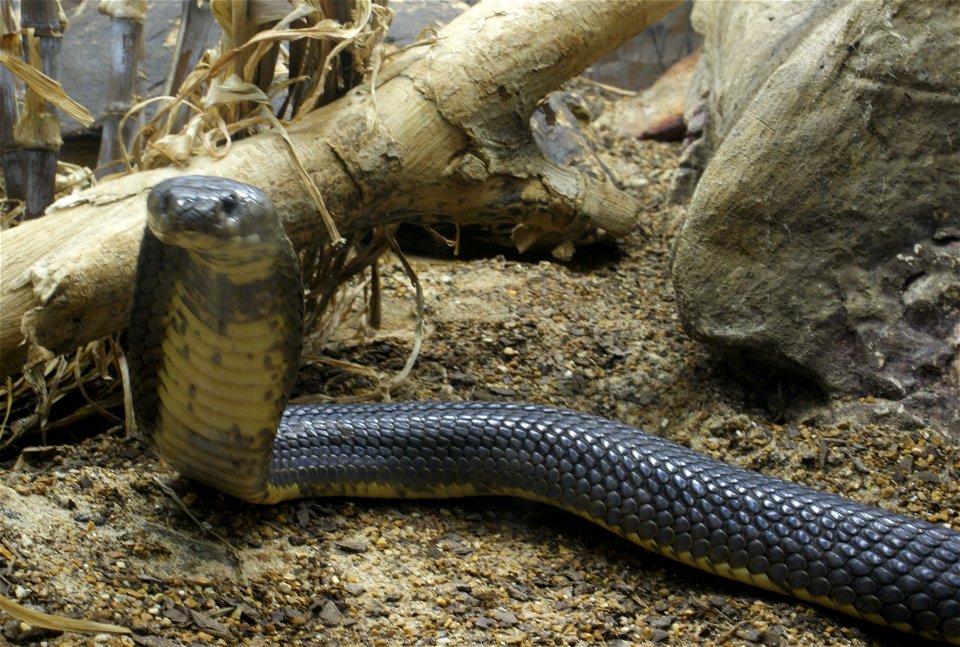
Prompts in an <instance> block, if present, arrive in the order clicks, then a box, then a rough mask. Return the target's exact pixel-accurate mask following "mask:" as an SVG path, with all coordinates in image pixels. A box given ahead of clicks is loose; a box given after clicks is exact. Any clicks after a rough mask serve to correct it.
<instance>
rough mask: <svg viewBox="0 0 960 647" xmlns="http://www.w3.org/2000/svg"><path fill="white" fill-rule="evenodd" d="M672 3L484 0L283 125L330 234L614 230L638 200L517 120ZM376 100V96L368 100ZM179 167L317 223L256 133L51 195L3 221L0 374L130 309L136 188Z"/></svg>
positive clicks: (113, 323)
mask: <svg viewBox="0 0 960 647" xmlns="http://www.w3.org/2000/svg"><path fill="white" fill-rule="evenodd" d="M677 4H678V1H675V0H669V1H661V2H656V1H650V0H647V1H643V2H639V1H638V2H602V1H598V2H566V1H557V2H553V1H548V0H542V1H539V2H527V3H519V2H516V1H515V0H500V1H491V0H487V1H485V2H482V3H480V4H478V5H476V6H475V7H473V8H472V9H470V10H468V11H467V12H465V13H464V14H462V15H461V16H460V17H459V18H457V19H456V20H455V21H453V22H451V23H450V25H448V26H447V27H446V28H445V29H444V30H443V31H442V32H441V35H440V38H439V40H438V41H437V42H436V43H434V44H431V45H427V46H421V47H414V48H412V49H410V50H408V51H407V52H405V53H404V54H402V55H400V56H398V57H397V58H396V59H395V60H394V61H392V62H391V63H390V64H389V65H388V66H387V67H386V68H385V69H384V70H382V72H381V74H380V75H379V79H378V87H377V89H376V93H375V97H376V101H375V102H373V101H371V97H369V96H368V95H369V87H368V86H361V87H360V88H358V89H357V90H355V91H354V92H352V93H350V94H349V95H347V96H346V97H344V98H343V99H341V100H339V101H337V102H335V103H332V104H329V105H327V106H324V107H323V108H320V109H318V110H316V111H314V112H312V113H310V114H309V115H308V116H307V117H305V118H304V119H303V120H301V121H300V122H298V123H297V124H295V125H293V126H291V127H290V128H289V133H290V137H291V139H292V142H293V145H294V146H295V148H296V150H297V152H298V154H299V155H300V157H301V159H302V160H303V162H304V164H305V166H306V168H307V171H308V172H309V173H310V174H311V176H312V177H313V179H314V181H315V182H316V183H317V185H318V187H319V189H320V191H321V193H322V194H323V196H324V199H325V201H326V204H327V207H328V208H329V210H330V211H331V212H332V213H333V214H334V216H335V218H336V222H337V226H338V227H339V228H340V230H341V232H344V233H345V232H351V231H357V230H362V229H365V228H369V227H371V226H373V225H375V224H381V223H384V222H395V221H401V220H405V221H411V220H416V221H433V222H436V221H444V222H460V223H502V222H512V223H517V224H522V225H523V227H524V231H525V236H527V237H529V235H530V232H531V231H539V232H541V233H542V235H543V236H545V237H547V238H550V237H551V236H556V237H559V238H561V239H562V238H576V235H577V233H578V231H582V230H585V229H587V228H592V227H601V228H603V229H606V230H608V231H610V232H611V233H614V234H623V233H625V232H626V231H628V230H629V229H630V228H631V227H632V226H633V225H634V222H635V217H636V212H637V207H638V205H637V203H636V201H634V200H633V199H631V198H629V197H628V196H625V195H624V194H621V193H620V192H619V191H617V190H616V189H615V188H614V187H612V186H611V185H610V184H608V183H603V182H600V181H597V180H591V179H588V178H586V177H584V176H583V175H581V174H580V173H578V172H577V171H575V170H573V169H570V168H563V167H559V166H557V165H554V164H551V163H548V162H546V161H545V160H544V159H543V158H542V157H541V156H540V155H539V153H538V152H537V150H536V147H535V145H534V144H533V141H532V138H531V136H530V130H529V126H528V121H529V118H530V114H531V113H532V111H533V109H534V107H535V106H536V104H537V102H538V101H540V100H541V99H542V98H543V97H544V96H545V95H546V94H547V93H548V92H549V91H551V90H553V89H555V88H556V87H558V86H559V85H560V84H561V83H562V82H563V81H565V80H567V79H568V78H570V77H571V76H573V75H574V74H577V73H578V72H580V71H582V70H583V69H584V68H585V67H587V66H588V65H589V64H590V63H592V62H593V61H595V60H597V59H599V58H600V57H602V56H604V55H605V54H607V53H609V52H610V51H612V50H613V49H615V48H616V47H618V46H619V45H620V44H621V43H623V42H624V41H625V40H627V39H629V38H630V37H631V36H633V35H634V34H636V33H638V32H639V31H641V30H642V29H644V28H645V27H647V26H649V25H650V24H652V23H653V22H655V21H656V20H658V19H659V18H661V17H662V16H663V15H665V14H666V13H667V12H668V11H669V10H670V9H672V8H673V7H674V6H676V5H677ZM373 106H375V111H374V108H373ZM183 174H208V175H221V176H225V177H231V178H235V179H237V180H240V181H245V182H250V183H252V184H255V185H257V186H259V187H261V188H262V189H263V190H265V191H266V193H267V194H268V195H270V196H271V197H272V198H273V199H274V201H275V203H276V205H277V208H278V211H279V212H280V213H281V214H282V217H283V219H284V222H285V225H286V227H287V231H288V233H289V234H290V236H291V238H292V239H293V241H294V243H295V244H296V245H298V246H303V245H306V244H309V243H311V242H316V241H317V240H318V239H321V238H323V237H324V236H325V235H326V233H325V232H326V230H325V228H324V226H323V224H322V221H321V218H320V215H319V214H318V213H317V212H316V210H315V208H314V207H313V203H312V202H311V201H310V199H309V197H308V196H307V193H306V191H305V190H304V189H303V187H302V186H301V185H300V182H299V180H298V176H297V172H296V170H295V168H294V165H293V163H292V162H291V160H290V154H289V151H288V149H287V147H286V144H284V142H283V141H282V139H281V138H280V137H279V136H277V135H276V134H271V133H266V134H263V135H259V136H255V137H250V138H248V139H244V140H242V141H239V142H236V143H235V144H234V145H233V147H232V149H231V152H230V154H229V155H227V156H226V157H225V158H223V159H220V160H213V159H208V158H198V159H195V160H193V161H192V162H191V163H190V164H189V165H188V166H185V167H183V168H163V169H156V170H151V171H144V172H140V173H135V174H132V175H128V176H125V177H121V178H118V179H116V180H112V181H108V182H105V183H103V184H101V185H99V186H97V187H94V188H93V189H90V190H87V191H84V192H82V193H79V194H76V195H74V196H70V197H69V198H67V199H65V200H61V201H59V202H58V203H55V204H54V205H52V207H51V209H50V210H48V211H49V212H50V213H49V215H48V216H47V217H45V218H42V219H40V220H37V221H31V222H28V223H24V224H23V225H21V226H19V227H16V228H14V229H11V230H8V231H4V232H2V234H0V246H2V250H3V254H2V265H0V273H2V278H0V303H2V306H3V308H2V313H0V375H4V376H5V375H10V374H12V373H14V372H17V371H19V370H21V368H22V367H23V365H24V363H25V362H26V361H27V359H28V351H29V354H30V355H31V356H33V355H35V354H37V353H40V352H42V349H49V350H50V351H53V352H66V351H69V350H72V349H73V348H75V347H76V346H77V345H79V344H82V343H85V342H87V341H90V340H93V339H96V338H99V337H102V336H104V335H107V334H110V333H112V332H115V331H118V330H120V329H121V328H122V327H123V326H124V325H125V323H126V310H127V305H128V301H129V298H130V294H131V287H132V286H131V282H132V278H133V271H134V266H135V257H136V253H137V248H138V245H139V240H140V236H141V234H142V230H143V224H144V219H145V208H146V205H145V202H146V193H147V192H148V191H149V189H150V188H151V187H152V186H153V185H155V184H156V183H157V182H158V181H160V180H162V179H164V178H167V177H172V176H177V175H183Z"/></svg>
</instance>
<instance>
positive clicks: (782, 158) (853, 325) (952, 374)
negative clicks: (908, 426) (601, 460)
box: [673, 0, 960, 422]
mask: <svg viewBox="0 0 960 647" xmlns="http://www.w3.org/2000/svg"><path fill="white" fill-rule="evenodd" d="M693 23H694V27H695V28H696V29H697V30H698V31H700V32H701V33H703V34H704V36H705V41H704V46H703V55H702V57H701V63H700V68H699V69H698V71H697V74H696V75H695V79H694V84H695V86H696V87H692V88H691V91H690V95H689V97H690V102H689V104H688V108H687V112H688V118H689V117H691V116H693V115H700V116H701V119H700V121H701V122H702V123H703V134H702V137H701V139H700V140H699V141H698V142H697V143H696V144H695V145H694V146H693V147H692V148H691V151H692V154H690V155H688V158H690V159H693V160H695V161H696V160H701V161H706V160H707V159H709V162H708V163H706V167H705V169H704V172H703V176H702V178H701V179H700V181H699V184H698V185H697V188H696V191H695V193H694V196H693V198H692V201H691V204H690V207H689V211H688V215H687V218H686V221H685V223H684V225H683V227H682V231H681V233H680V236H679V239H678V242H677V247H676V256H675V262H674V268H673V272H674V281H675V286H676V290H677V299H678V306H679V309H680V313H681V317H682V319H683V322H684V324H685V326H686V327H687V329H688V330H689V331H690V332H691V333H692V334H693V335H694V336H696V337H698V338H700V339H702V340H705V341H706V342H708V343H710V344H712V345H713V346H715V347H717V348H719V349H721V350H722V351H723V352H725V353H727V354H729V355H731V356H733V357H736V358H738V359H746V360H749V361H759V362H763V363H768V364H773V365H776V366H780V367H787V368H790V369H792V370H795V371H798V372H800V373H801V374H803V375H806V376H808V377H811V378H813V379H815V380H816V381H817V383H818V384H819V385H820V386H821V387H822V388H824V389H825V390H826V391H827V392H829V393H834V394H836V393H852V394H873V395H880V396H884V397H894V398H901V397H903V396H906V395H908V394H916V393H921V394H922V393H934V394H937V395H939V396H940V397H939V398H937V399H938V400H939V401H940V402H941V406H942V403H943V402H944V401H945V397H947V398H949V397H957V395H958V386H957V385H958V366H960V361H958V346H960V339H958V337H960V40H958V38H957V33H956V26H957V25H958V24H960V3H958V2H957V1H956V0H947V1H944V2H910V1H896V0H880V1H877V2H834V1H829V0H823V1H817V2H809V1H807V0H804V1H803V2H749V3H728V2H698V3H697V5H696V7H695V9H694V13H693ZM694 165H695V164H694ZM687 172H689V169H687ZM947 401H949V400H947ZM944 413H947V414H948V417H949V416H955V415H956V404H955V401H954V402H953V404H950V405H949V411H944ZM954 422H956V420H954Z"/></svg>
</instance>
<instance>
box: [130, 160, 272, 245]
mask: <svg viewBox="0 0 960 647" xmlns="http://www.w3.org/2000/svg"><path fill="white" fill-rule="evenodd" d="M147 209H148V211H149V215H148V219H147V225H148V227H149V228H150V230H151V231H152V232H153V233H154V235H155V236H156V237H157V238H159V239H160V240H161V241H163V242H165V243H167V244H175V245H180V246H183V247H186V248H189V249H195V250H198V251H200V250H208V249H215V248H222V247H224V246H239V247H250V246H252V245H259V244H261V243H262V242H263V241H264V240H267V239H270V238H272V237H273V236H275V234H276V231H277V230H278V229H279V228H280V224H279V220H278V219H277V217H276V215H275V211H274V208H273V203H272V202H271V201H270V198H268V197H267V196H266V194H264V193H263V192H261V191H259V190H258V189H256V188H254V187H251V186H249V185H246V184H241V183H239V182H236V181H234V180H229V179H227V178H220V177H206V176H187V177H180V178H171V179H169V180H165V181H163V182H161V183H159V184H157V185H156V187H154V188H153V190H152V191H151V192H150V195H149V196H148V198H147Z"/></svg>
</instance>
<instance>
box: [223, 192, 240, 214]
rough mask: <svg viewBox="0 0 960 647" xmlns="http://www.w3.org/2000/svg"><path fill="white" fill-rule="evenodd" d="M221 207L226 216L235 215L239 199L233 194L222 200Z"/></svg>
mask: <svg viewBox="0 0 960 647" xmlns="http://www.w3.org/2000/svg"><path fill="white" fill-rule="evenodd" d="M220 206H221V207H223V212H224V213H226V214H231V213H233V210H234V209H236V208H237V198H236V196H234V195H233V194H232V193H231V194H230V195H228V196H224V197H223V198H222V199H221V200H220Z"/></svg>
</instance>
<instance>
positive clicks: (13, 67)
mask: <svg viewBox="0 0 960 647" xmlns="http://www.w3.org/2000/svg"><path fill="white" fill-rule="evenodd" d="M0 65H3V66H4V67H5V68H7V69H8V70H10V71H11V72H12V73H13V75H14V76H16V77H17V78H18V79H20V80H21V81H23V82H24V83H26V84H27V86H29V87H30V89H32V90H33V91H34V92H36V93H37V94H39V95H40V96H41V97H42V98H43V100H44V101H49V102H50V103H52V104H53V105H55V106H57V107H58V108H60V109H61V110H63V111H64V112H65V113H67V114H68V115H70V116H71V117H73V118H74V119H76V120H77V121H79V122H80V123H81V124H83V125H84V126H91V125H93V115H91V114H90V113H89V112H88V111H87V109H86V108H84V107H83V106H81V105H80V104H79V103H77V102H76V101H74V100H73V99H71V98H70V97H68V96H67V93H66V92H64V91H63V86H62V85H60V84H59V83H57V82H56V81H54V80H53V79H51V78H50V77H49V76H47V75H46V74H44V73H43V72H41V71H40V70H38V69H36V68H34V67H33V66H31V65H28V64H27V63H24V62H23V60H21V59H19V58H14V57H12V56H8V55H6V54H0Z"/></svg>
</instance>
